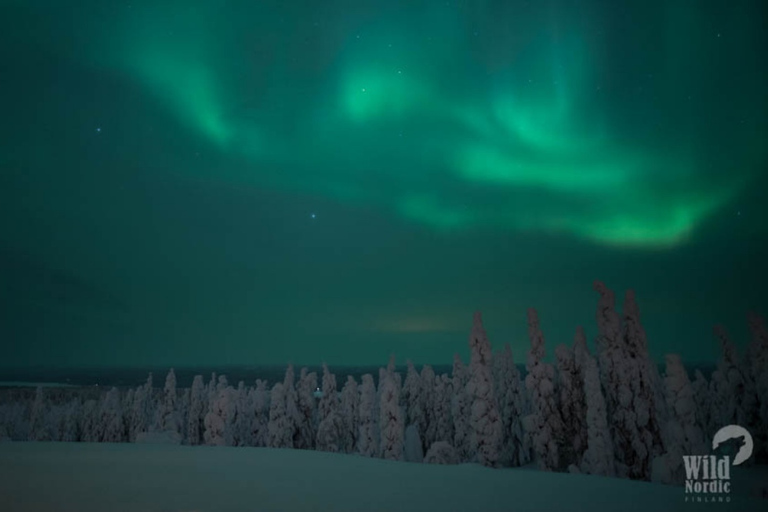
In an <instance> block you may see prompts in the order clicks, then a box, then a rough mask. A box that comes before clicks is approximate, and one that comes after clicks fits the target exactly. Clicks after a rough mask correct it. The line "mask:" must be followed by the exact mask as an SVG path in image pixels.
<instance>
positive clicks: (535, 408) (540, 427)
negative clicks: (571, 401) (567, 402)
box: [524, 308, 563, 471]
mask: <svg viewBox="0 0 768 512" xmlns="http://www.w3.org/2000/svg"><path fill="white" fill-rule="evenodd" d="M528 336H529V337H530V339H531V349H530V351H529V352H528V361H527V363H526V369H527V371H528V374H527V375H526V376H525V387H526V388H527V389H528V392H529V393H530V394H531V405H532V412H531V414H529V415H528V416H526V417H525V419H524V423H525V430H526V432H527V433H528V435H529V436H531V442H532V445H533V451H534V453H535V454H536V459H537V462H538V465H539V468H541V469H543V470H547V471H557V470H560V469H563V468H562V467H561V459H560V452H559V447H560V446H562V444H563V422H562V419H561V416H560V412H559V409H558V404H557V395H556V394H555V386H554V380H555V369H554V367H553V366H552V365H551V364H549V363H545V362H544V355H545V352H544V334H543V333H542V332H541V328H540V326H539V316H538V314H537V313H536V310H535V309H533V308H531V309H529V310H528Z"/></svg>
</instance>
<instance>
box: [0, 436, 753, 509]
mask: <svg viewBox="0 0 768 512" xmlns="http://www.w3.org/2000/svg"><path fill="white" fill-rule="evenodd" d="M735 469H736V468H735ZM741 481H744V483H746V481H745V480H744V479H741V478H740V477H739V474H738V473H737V474H734V475H733V486H734V487H735V488H738V487H739V483H740V482H741ZM742 489H744V488H743V486H742ZM0 510H2V511H4V512H27V511H29V512H32V511H34V512H46V511H77V512H89V511H94V512H96V511H98V512H105V511H109V512H122V511H126V512H128V511H130V512H190V511H196V512H231V511H248V512H256V511H265V512H267V511H268V512H298V511H302V512H303V511H307V512H309V511H318V512H320V511H322V512H335V511H344V512H363V511H371V512H374V511H375V512H379V511H381V512H384V511H387V512H389V511H391V512H407V511H419V512H425V511H432V510H434V511H438V512H449V511H462V512H494V511H514V512H525V511H532V512H533V511H535V512H543V511H560V510H562V511H579V510H583V511H589V512H595V511H602V510H608V511H613V510H616V511H622V512H624V511H633V510H636V511H643V512H648V511H652V512H663V511H668V510H681V511H695V510H717V511H725V510H739V511H751V510H755V511H757V510H760V511H764V510H768V501H765V500H760V499H757V498H750V497H746V496H743V495H742V493H739V494H736V495H734V498H733V499H732V501H731V503H715V504H707V503H685V501H684V493H683V489H681V488H679V487H669V486H660V485H654V484H649V483H643V482H632V481H626V480H617V479H608V478H600V477H593V476H586V475H570V474H563V473H545V472H540V471H536V470H529V469H504V470H493V469H488V468H484V467H481V466H478V465H473V464H465V465H460V466H432V465H427V464H409V463H403V462H390V461H385V460H379V459H367V458H363V457H359V456H355V455H339V454H331V453H321V452H314V451H299V450H277V449H268V448H222V447H204V446H202V447H188V446H169V445H152V444H138V445H137V444H89V443H2V444H0Z"/></svg>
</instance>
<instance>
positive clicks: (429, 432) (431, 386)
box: [421, 364, 437, 453]
mask: <svg viewBox="0 0 768 512" xmlns="http://www.w3.org/2000/svg"><path fill="white" fill-rule="evenodd" d="M435 380H436V377H435V370H433V369H432V367H431V366H430V365H428V364H425V365H424V366H422V367H421V403H422V405H423V408H424V432H422V433H421V439H422V445H421V451H422V453H424V452H426V451H427V449H428V448H429V447H430V446H432V443H434V442H435V441H436V440H437V422H436V420H435V385H436V383H435Z"/></svg>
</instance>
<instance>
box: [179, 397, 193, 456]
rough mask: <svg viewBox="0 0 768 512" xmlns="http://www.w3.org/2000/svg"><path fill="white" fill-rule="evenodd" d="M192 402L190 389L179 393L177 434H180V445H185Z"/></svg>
mask: <svg viewBox="0 0 768 512" xmlns="http://www.w3.org/2000/svg"><path fill="white" fill-rule="evenodd" d="M191 402H192V390H191V389H190V388H184V389H183V390H182V391H181V397H180V398H179V411H178V412H179V414H178V416H179V432H180V433H181V444H186V443H187V437H188V435H189V432H187V427H188V426H189V407H190V405H191Z"/></svg>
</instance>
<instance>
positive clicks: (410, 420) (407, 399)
mask: <svg viewBox="0 0 768 512" xmlns="http://www.w3.org/2000/svg"><path fill="white" fill-rule="evenodd" d="M405 364H406V367H407V370H406V374H405V381H404V382H403V389H402V390H400V406H401V407H402V408H403V409H404V410H405V424H406V425H415V426H416V428H417V430H418V431H419V435H420V436H421V435H422V434H423V433H424V431H425V427H426V416H425V414H424V400H423V397H422V393H421V376H420V375H419V372H417V371H416V368H415V367H414V366H413V363H412V362H411V360H410V359H409V360H407V361H406V362H405Z"/></svg>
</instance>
